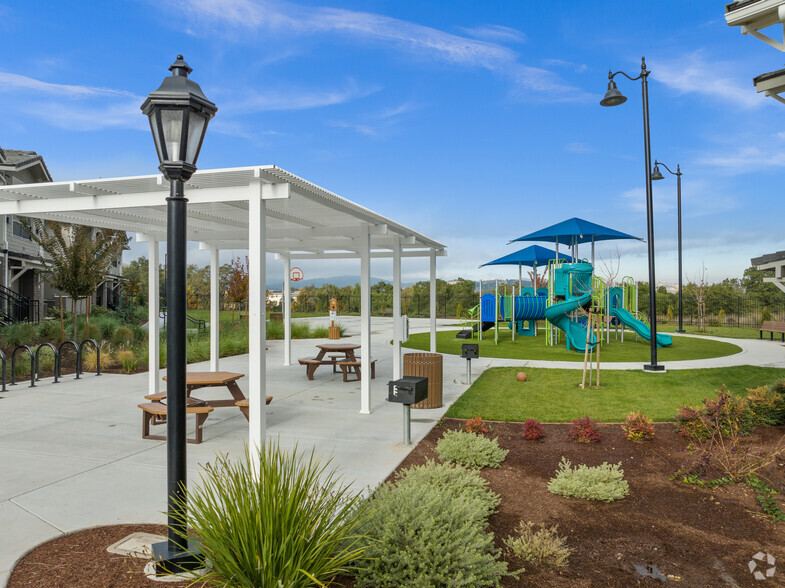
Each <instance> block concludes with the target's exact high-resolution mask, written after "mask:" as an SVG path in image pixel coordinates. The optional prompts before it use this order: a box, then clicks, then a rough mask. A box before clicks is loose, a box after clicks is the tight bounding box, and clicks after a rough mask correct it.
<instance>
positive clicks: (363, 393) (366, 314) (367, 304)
mask: <svg viewBox="0 0 785 588" xmlns="http://www.w3.org/2000/svg"><path fill="white" fill-rule="evenodd" d="M359 241H360V354H361V357H362V359H361V365H360V370H361V372H360V373H361V374H362V377H361V379H360V414H371V235H370V233H369V231H368V225H363V226H362V230H361V231H360V238H359Z"/></svg>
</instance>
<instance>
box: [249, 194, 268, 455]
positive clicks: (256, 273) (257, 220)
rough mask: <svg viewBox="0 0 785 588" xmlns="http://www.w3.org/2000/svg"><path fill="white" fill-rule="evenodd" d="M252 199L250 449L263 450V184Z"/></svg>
mask: <svg viewBox="0 0 785 588" xmlns="http://www.w3.org/2000/svg"><path fill="white" fill-rule="evenodd" d="M250 192H251V193H250V197H249V199H248V216H249V219H248V222H249V227H248V355H249V356H250V357H251V361H250V362H249V364H248V399H249V406H248V446H249V447H250V448H251V449H253V450H256V449H259V448H261V447H262V445H263V444H264V442H265V438H266V435H267V423H266V412H267V411H266V409H265V398H266V382H265V372H266V353H265V349H266V348H265V343H266V341H265V339H266V337H267V333H266V322H265V321H266V306H265V299H266V292H267V282H266V277H265V276H266V273H267V267H266V255H265V253H266V251H265V243H266V234H265V233H266V223H265V217H266V204H265V201H264V200H263V199H262V184H261V182H257V183H254V184H251V186H250Z"/></svg>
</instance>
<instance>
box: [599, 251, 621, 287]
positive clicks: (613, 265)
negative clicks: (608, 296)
mask: <svg viewBox="0 0 785 588" xmlns="http://www.w3.org/2000/svg"><path fill="white" fill-rule="evenodd" d="M600 265H601V266H602V269H603V271H602V275H603V277H604V278H605V283H606V284H608V288H612V287H613V286H615V285H616V276H618V275H619V270H620V269H621V251H619V246H618V245H617V246H616V250H615V251H611V252H610V253H609V254H608V259H605V258H604V257H603V256H602V253H600Z"/></svg>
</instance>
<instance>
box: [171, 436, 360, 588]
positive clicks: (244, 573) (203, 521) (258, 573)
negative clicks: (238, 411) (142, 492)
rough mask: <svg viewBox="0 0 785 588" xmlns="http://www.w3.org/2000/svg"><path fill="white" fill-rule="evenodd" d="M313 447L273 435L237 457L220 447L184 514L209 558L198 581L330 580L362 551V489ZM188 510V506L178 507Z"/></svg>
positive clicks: (290, 586) (296, 583)
mask: <svg viewBox="0 0 785 588" xmlns="http://www.w3.org/2000/svg"><path fill="white" fill-rule="evenodd" d="M329 464H330V462H329V461H328V462H326V463H324V464H322V462H321V461H320V460H319V459H318V458H317V457H316V455H315V454H314V452H313V451H311V452H310V453H304V452H300V451H299V450H298V449H297V447H295V449H294V450H292V451H285V450H284V449H282V448H281V447H280V445H279V443H278V442H277V441H270V440H268V441H267V442H266V443H265V445H264V447H263V448H262V450H261V451H260V452H256V451H250V450H248V448H246V450H245V453H244V455H243V456H242V457H241V458H240V459H239V460H234V459H230V458H229V457H228V456H222V455H220V454H218V455H217V457H216V458H215V461H214V463H212V464H208V465H206V466H203V467H202V469H201V471H200V477H201V483H200V484H192V485H190V486H189V488H188V490H187V493H186V498H184V499H183V503H184V504H185V503H187V509H183V510H186V512H187V514H186V515H185V516H186V519H185V520H184V521H180V522H182V523H185V525H187V527H188V528H189V529H190V530H191V532H192V533H193V534H194V535H195V536H196V537H198V542H199V547H200V550H201V552H202V554H203V555H204V557H205V558H206V560H207V561H209V562H210V564H211V568H210V571H209V574H208V575H207V576H205V577H203V578H200V581H209V582H210V583H212V584H215V585H219V586H239V587H249V588H250V587H255V586H286V587H287V588H300V587H305V586H313V585H315V584H320V585H323V584H327V583H328V582H329V581H330V580H331V579H332V578H333V577H334V576H335V575H336V574H338V573H346V572H349V571H351V569H352V564H351V562H353V561H358V560H360V558H361V557H362V555H363V547H362V546H361V545H360V544H359V540H360V537H359V536H358V534H357V526H358V525H359V524H360V523H361V522H362V521H363V519H362V517H356V516H355V513H356V509H357V507H358V506H359V504H360V501H361V495H360V493H355V492H353V491H351V490H350V486H349V485H345V484H343V483H342V481H341V478H340V476H339V475H338V474H337V473H336V471H335V470H334V469H331V470H329V469H328V466H329ZM176 512H182V511H176Z"/></svg>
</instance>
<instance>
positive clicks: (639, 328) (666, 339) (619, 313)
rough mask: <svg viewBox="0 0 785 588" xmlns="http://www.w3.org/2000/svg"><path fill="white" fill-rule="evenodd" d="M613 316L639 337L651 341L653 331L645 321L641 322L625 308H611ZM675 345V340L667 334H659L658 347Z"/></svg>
mask: <svg viewBox="0 0 785 588" xmlns="http://www.w3.org/2000/svg"><path fill="white" fill-rule="evenodd" d="M611 316H615V317H616V318H617V319H619V320H620V321H621V322H622V323H623V324H625V325H627V326H628V327H630V328H631V329H632V330H633V331H635V332H636V333H637V334H638V335H639V336H641V337H643V338H644V339H646V340H647V341H651V329H650V328H649V326H648V325H647V324H646V323H644V322H643V321H639V320H638V319H636V318H635V317H634V316H632V313H630V312H629V311H628V310H625V309H623V308H611ZM670 345H673V339H672V338H671V336H670V335H668V334H667V333H657V347H669V346H670Z"/></svg>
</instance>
